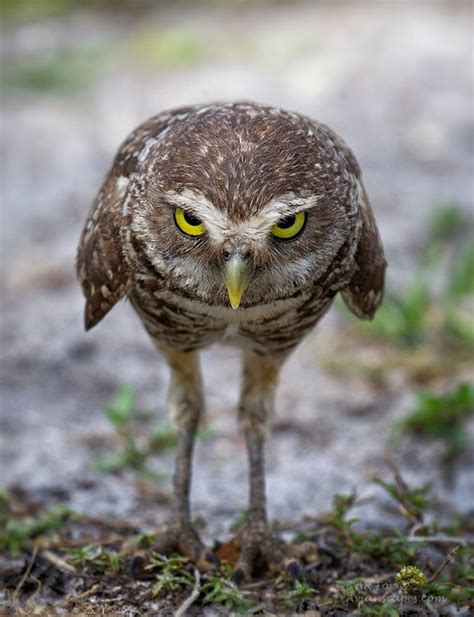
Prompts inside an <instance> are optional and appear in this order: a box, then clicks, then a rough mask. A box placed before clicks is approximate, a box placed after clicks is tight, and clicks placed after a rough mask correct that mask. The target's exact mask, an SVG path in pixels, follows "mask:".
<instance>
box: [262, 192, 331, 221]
mask: <svg viewBox="0 0 474 617" xmlns="http://www.w3.org/2000/svg"><path fill="white" fill-rule="evenodd" d="M322 197H323V196H322V195H309V196H308V197H303V196H301V195H297V194H296V193H285V194H284V195H280V196H279V197H276V198H275V199H272V200H271V201H269V202H268V203H267V204H266V205H265V206H264V208H262V210H261V212H260V213H259V216H260V217H265V218H266V219H267V220H269V221H273V222H276V221H278V220H279V219H281V218H283V217H285V216H288V215H289V214H297V213H298V212H302V211H304V210H310V209H311V208H314V207H315V206H317V205H318V202H319V201H320V200H321V199H322Z"/></svg>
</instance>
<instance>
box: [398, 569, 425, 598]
mask: <svg viewBox="0 0 474 617" xmlns="http://www.w3.org/2000/svg"><path fill="white" fill-rule="evenodd" d="M395 580H396V581H397V583H398V584H399V585H400V587H402V589H403V590H404V591H406V592H407V593H414V592H415V591H421V590H422V589H423V588H424V587H426V583H427V578H426V574H425V573H424V572H422V571H421V570H420V568H417V567H416V566H404V567H403V568H401V569H400V570H399V571H398V572H397V576H396V577H395Z"/></svg>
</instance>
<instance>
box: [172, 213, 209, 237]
mask: <svg viewBox="0 0 474 617" xmlns="http://www.w3.org/2000/svg"><path fill="white" fill-rule="evenodd" d="M174 220H175V223H176V227H177V228H178V229H179V231H181V232H183V234H186V236H193V237H196V236H202V235H203V233H204V232H205V231H206V228H205V227H204V224H203V223H201V221H200V220H199V219H198V218H196V217H195V216H193V215H192V214H190V213H189V212H186V211H185V210H183V209H182V208H176V210H175V211H174Z"/></svg>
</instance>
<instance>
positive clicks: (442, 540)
mask: <svg viewBox="0 0 474 617" xmlns="http://www.w3.org/2000/svg"><path fill="white" fill-rule="evenodd" d="M405 540H407V541H408V542H433V544H459V545H463V546H467V544H468V542H467V541H466V540H465V539H464V538H457V537H455V536H407V537H406V538H402V539H399V538H393V542H405Z"/></svg>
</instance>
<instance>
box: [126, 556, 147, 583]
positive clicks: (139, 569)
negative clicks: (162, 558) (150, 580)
mask: <svg viewBox="0 0 474 617" xmlns="http://www.w3.org/2000/svg"><path fill="white" fill-rule="evenodd" d="M144 570H145V560H144V559H143V557H142V556H141V555H135V556H134V557H132V560H131V561H130V565H129V566H128V576H129V577H130V578H136V577H137V576H140V574H143V572H144Z"/></svg>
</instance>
